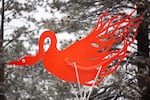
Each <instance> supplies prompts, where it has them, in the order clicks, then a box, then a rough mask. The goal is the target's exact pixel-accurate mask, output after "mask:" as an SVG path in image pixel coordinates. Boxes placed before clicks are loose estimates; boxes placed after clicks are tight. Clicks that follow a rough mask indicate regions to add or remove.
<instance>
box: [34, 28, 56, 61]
mask: <svg viewBox="0 0 150 100" xmlns="http://www.w3.org/2000/svg"><path fill="white" fill-rule="evenodd" d="M46 38H49V39H50V40H51V43H50V46H49V48H48V50H47V51H57V48H56V43H57V40H56V36H55V33H54V32H52V31H45V32H43V33H42V35H41V36H40V39H39V51H38V54H37V58H38V57H40V56H42V55H43V54H45V52H47V51H44V48H43V45H44V40H45V39H46Z"/></svg>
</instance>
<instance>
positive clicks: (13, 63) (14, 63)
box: [7, 60, 23, 66]
mask: <svg viewBox="0 0 150 100" xmlns="http://www.w3.org/2000/svg"><path fill="white" fill-rule="evenodd" d="M7 64H8V65H18V66H21V65H23V63H22V61H21V60H16V61H10V62H8V63H7Z"/></svg>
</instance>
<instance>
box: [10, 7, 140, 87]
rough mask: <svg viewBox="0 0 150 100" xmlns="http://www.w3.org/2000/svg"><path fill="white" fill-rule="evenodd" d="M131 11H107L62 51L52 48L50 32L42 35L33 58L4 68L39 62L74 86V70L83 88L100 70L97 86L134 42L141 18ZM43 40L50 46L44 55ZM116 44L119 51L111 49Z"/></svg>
mask: <svg viewBox="0 0 150 100" xmlns="http://www.w3.org/2000/svg"><path fill="white" fill-rule="evenodd" d="M135 11H136V10H134V11H132V12H131V13H130V14H129V15H127V16H124V15H121V14H120V15H113V14H110V13H109V11H106V12H104V13H103V14H102V15H101V16H100V17H99V20H98V22H97V24H96V26H95V28H94V29H93V31H92V32H91V33H90V34H89V35H88V36H87V37H85V38H83V39H81V40H79V41H77V42H75V43H74V44H72V45H70V46H69V47H67V48H66V49H64V50H58V49H57V48H56V44H57V39H56V36H55V33H54V32H52V31H50V30H48V31H45V32H43V33H42V35H41V36H40V39H39V51H38V52H37V54H36V55H35V56H31V55H27V56H24V57H22V58H21V59H19V60H17V61H11V62H9V63H8V64H14V65H18V66H25V65H28V66H31V65H33V64H35V63H37V62H38V61H39V60H40V59H41V60H42V63H43V65H44V67H45V68H46V70H47V71H48V72H50V73H52V74H53V75H55V76H57V77H58V78H60V79H62V80H65V81H68V82H75V83H76V82H77V78H76V73H75V66H76V67H77V69H78V75H79V81H80V84H83V85H92V83H89V82H90V81H92V80H94V78H95V76H96V74H97V72H98V69H99V68H101V70H100V73H99V74H98V77H99V80H97V82H96V85H97V84H99V83H100V82H102V80H103V79H104V77H105V76H107V75H110V74H112V73H113V72H115V71H116V70H117V69H118V67H119V65H120V63H121V62H122V60H123V59H124V58H125V57H126V56H127V55H128V54H129V53H127V48H128V46H129V45H130V44H131V43H133V42H134V40H135V37H136V33H137V28H138V26H139V24H140V23H141V18H142V16H140V17H138V18H135V17H133V13H134V12H135ZM46 38H50V39H51V44H50V47H49V48H48V50H47V51H46V52H44V48H43V44H44V40H45V39H46ZM117 44H121V47H120V48H119V49H114V48H113V47H114V46H116V45H117ZM74 63H75V64H76V65H75V64H74Z"/></svg>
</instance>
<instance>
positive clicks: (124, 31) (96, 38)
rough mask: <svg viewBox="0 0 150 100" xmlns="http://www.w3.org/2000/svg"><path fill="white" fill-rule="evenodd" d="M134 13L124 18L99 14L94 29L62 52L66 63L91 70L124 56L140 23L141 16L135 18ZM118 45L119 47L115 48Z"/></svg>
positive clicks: (105, 13) (123, 16) (122, 16)
mask: <svg viewBox="0 0 150 100" xmlns="http://www.w3.org/2000/svg"><path fill="white" fill-rule="evenodd" d="M135 11H136V9H135V10H134V11H132V12H131V13H130V14H129V15H126V16H125V15H123V14H120V15H114V14H109V11H106V12H104V13H103V14H101V16H100V17H99V20H98V22H97V24H96V26H95V28H94V29H93V31H92V32H91V33H90V34H89V35H88V36H87V37H86V38H84V39H82V40H80V41H77V42H76V43H74V44H72V45H71V46H69V47H68V48H66V49H65V50H64V51H63V52H64V54H65V55H67V56H68V57H67V61H69V62H73V61H74V62H76V63H77V65H78V64H79V65H81V66H83V67H85V68H91V67H92V66H95V65H101V66H103V65H108V63H109V64H110V63H112V62H110V61H113V60H110V59H114V60H115V59H116V58H118V57H119V55H121V54H124V55H125V54H126V52H127V47H128V46H129V45H130V44H131V43H133V41H134V40H135V37H136V32H137V28H138V26H139V24H140V23H141V18H142V16H140V17H138V18H135V17H134V16H133V13H134V12H135ZM118 44H119V45H121V46H120V47H117V46H118ZM114 47H117V49H116V48H115V49H114ZM117 55H118V56H117ZM118 59H119V58H118ZM104 62H105V63H104ZM106 62H108V63H106ZM92 68H93V67H92Z"/></svg>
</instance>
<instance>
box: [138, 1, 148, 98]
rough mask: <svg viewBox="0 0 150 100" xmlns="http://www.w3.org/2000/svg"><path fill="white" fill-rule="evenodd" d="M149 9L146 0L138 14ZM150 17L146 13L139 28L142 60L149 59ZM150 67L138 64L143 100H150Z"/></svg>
mask: <svg viewBox="0 0 150 100" xmlns="http://www.w3.org/2000/svg"><path fill="white" fill-rule="evenodd" d="M146 9H148V1H147V0H145V2H144V3H143V5H140V6H139V7H138V9H137V13H138V14H142V13H143V12H144V11H146ZM147 19H148V15H147V13H145V15H144V19H143V21H142V24H141V25H140V26H139V29H138V34H137V42H138V57H141V60H143V59H145V60H146V58H148V57H149V47H148V46H149V43H148V42H149V40H148V21H147ZM147 69H149V70H150V66H148V65H146V64H143V63H138V75H137V78H138V86H139V88H140V89H141V90H142V97H141V100H149V99H150V85H149V81H148V80H149V79H150V71H149V70H147Z"/></svg>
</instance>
